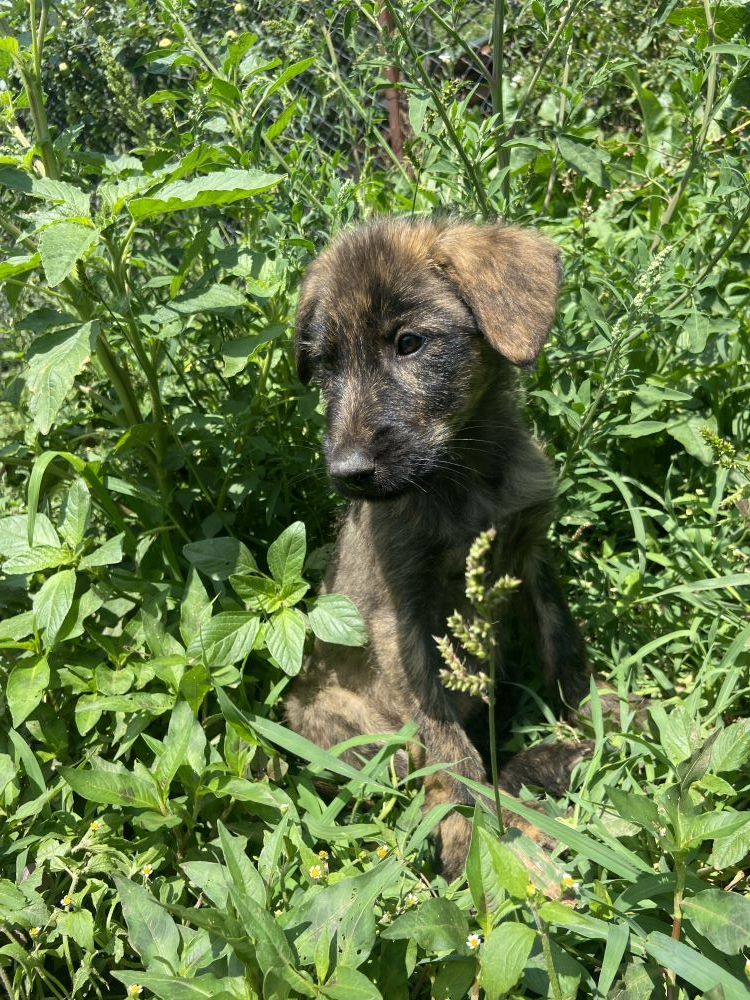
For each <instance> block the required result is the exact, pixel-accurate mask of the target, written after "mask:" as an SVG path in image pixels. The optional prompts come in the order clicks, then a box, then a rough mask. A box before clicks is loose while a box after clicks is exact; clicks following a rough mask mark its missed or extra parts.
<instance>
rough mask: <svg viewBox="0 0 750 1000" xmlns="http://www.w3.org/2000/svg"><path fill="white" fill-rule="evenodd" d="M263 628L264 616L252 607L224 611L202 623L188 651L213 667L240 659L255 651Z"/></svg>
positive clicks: (236, 661) (191, 655)
mask: <svg viewBox="0 0 750 1000" xmlns="http://www.w3.org/2000/svg"><path fill="white" fill-rule="evenodd" d="M259 628H260V619H259V618H258V616H257V615H254V614H251V613H250V612H249V611H221V612H219V614H218V615H214V617H213V618H211V619H210V620H209V621H208V622H206V624H205V625H203V626H202V627H201V629H200V632H199V633H198V634H197V635H196V636H195V638H194V639H193V640H192V642H191V643H190V645H189V646H188V648H187V655H188V657H192V658H197V659H200V660H201V661H202V662H205V663H206V664H207V666H209V667H222V666H227V665H231V664H233V663H239V662H240V661H242V660H244V659H245V658H246V657H247V656H248V655H249V654H250V652H251V651H252V649H253V646H254V645H255V640H256V638H257V635H258V629H259Z"/></svg>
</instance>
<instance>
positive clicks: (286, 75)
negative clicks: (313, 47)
mask: <svg viewBox="0 0 750 1000" xmlns="http://www.w3.org/2000/svg"><path fill="white" fill-rule="evenodd" d="M314 62H315V56H308V57H307V58H306V59H300V60H299V62H296V63H292V65H291V66H287V68H286V69H285V70H284V72H283V73H282V74H281V76H280V77H279V78H278V79H277V80H274V82H273V83H272V84H271V86H270V87H269V88H268V90H267V91H266V92H265V94H264V95H263V96H264V98H266V97H270V96H271V94H274V93H276V91H277V90H278V89H279V88H280V87H283V86H284V84H285V83H288V82H289V81H290V80H293V79H294V77H295V76H299V74H300V73H304V72H305V70H306V69H309V68H310V67H311V66H312V64H313V63H314Z"/></svg>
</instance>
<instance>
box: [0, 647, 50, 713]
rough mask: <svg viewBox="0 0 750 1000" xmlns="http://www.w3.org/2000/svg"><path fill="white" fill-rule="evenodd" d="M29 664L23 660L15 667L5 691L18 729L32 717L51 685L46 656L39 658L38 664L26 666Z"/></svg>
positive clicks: (33, 663)
mask: <svg viewBox="0 0 750 1000" xmlns="http://www.w3.org/2000/svg"><path fill="white" fill-rule="evenodd" d="M27 663H28V661H26V660H21V661H20V662H19V663H17V664H16V665H15V667H13V669H12V670H11V672H10V677H9V678H8V684H7V687H6V690H5V697H6V699H7V702H8V708H9V709H10V714H11V717H12V719H13V725H14V726H15V727H16V728H18V726H20V725H21V723H22V722H23V721H24V720H25V719H27V718H28V717H29V716H30V715H31V713H32V712H33V711H34V709H35V708H36V707H37V705H38V704H39V702H40V701H41V700H42V697H43V695H44V692H45V691H46V689H47V686H48V685H49V664H48V663H47V658H46V656H41V657H39V658H38V659H37V660H36V662H32V663H31V664H29V665H26V664H27Z"/></svg>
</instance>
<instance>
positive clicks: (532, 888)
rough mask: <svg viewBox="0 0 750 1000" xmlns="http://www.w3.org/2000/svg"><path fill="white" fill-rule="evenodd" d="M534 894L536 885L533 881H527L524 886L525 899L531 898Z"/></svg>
mask: <svg viewBox="0 0 750 1000" xmlns="http://www.w3.org/2000/svg"><path fill="white" fill-rule="evenodd" d="M534 896H536V886H535V885H534V883H533V882H529V884H528V885H527V886H526V897H527V899H533V898H534Z"/></svg>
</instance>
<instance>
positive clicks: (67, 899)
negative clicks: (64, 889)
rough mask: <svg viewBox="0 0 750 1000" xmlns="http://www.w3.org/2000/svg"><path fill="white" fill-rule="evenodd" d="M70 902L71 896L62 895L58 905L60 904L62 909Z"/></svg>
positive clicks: (71, 900)
mask: <svg viewBox="0 0 750 1000" xmlns="http://www.w3.org/2000/svg"><path fill="white" fill-rule="evenodd" d="M72 902H73V897H72V896H63V898H62V899H61V900H60V906H62V907H63V908H64V909H67V908H68V907H69V906H70V904H71V903H72Z"/></svg>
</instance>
